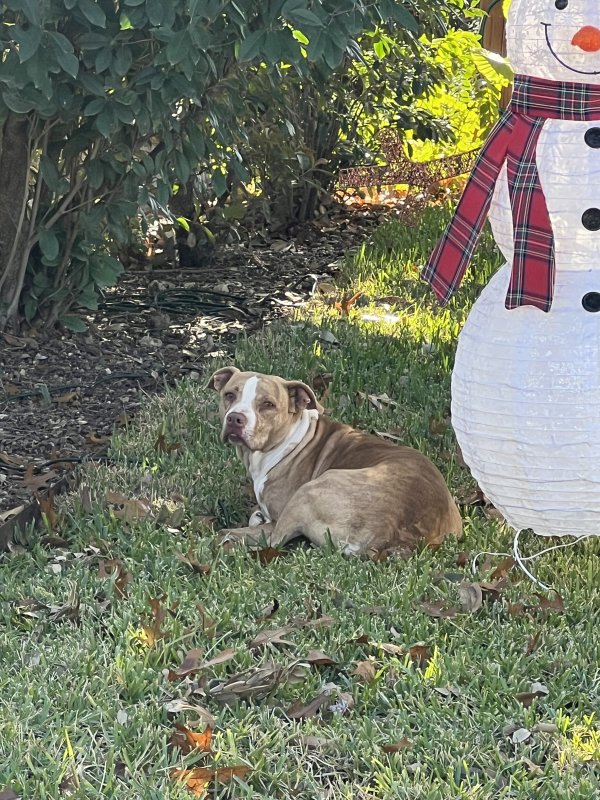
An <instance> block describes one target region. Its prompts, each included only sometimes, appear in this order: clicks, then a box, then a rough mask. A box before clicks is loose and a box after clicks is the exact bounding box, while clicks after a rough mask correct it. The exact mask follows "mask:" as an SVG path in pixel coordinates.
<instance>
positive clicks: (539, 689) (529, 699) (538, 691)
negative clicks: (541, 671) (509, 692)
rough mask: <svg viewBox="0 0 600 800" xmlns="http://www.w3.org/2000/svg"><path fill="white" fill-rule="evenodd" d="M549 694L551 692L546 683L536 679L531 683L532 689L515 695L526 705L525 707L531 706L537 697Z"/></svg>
mask: <svg viewBox="0 0 600 800" xmlns="http://www.w3.org/2000/svg"><path fill="white" fill-rule="evenodd" d="M549 694H550V692H549V690H548V687H547V686H546V685H545V684H543V683H539V681H535V682H534V683H532V684H531V689H530V691H528V692H519V693H518V694H516V695H515V697H516V699H517V700H518V701H519V702H520V703H521V704H522V705H523V706H525V708H529V706H530V705H531V704H532V703H533V701H534V700H535V699H536V698H538V697H547V696H548V695H549Z"/></svg>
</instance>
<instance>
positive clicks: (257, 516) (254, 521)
mask: <svg viewBox="0 0 600 800" xmlns="http://www.w3.org/2000/svg"><path fill="white" fill-rule="evenodd" d="M268 521H269V520H268V519H267V518H266V517H265V515H264V514H263V512H262V511H261V510H260V508H255V509H254V511H253V512H252V514H251V515H250V519H249V520H248V527H249V528H258V526H259V525H264V524H265V523H267V522H268Z"/></svg>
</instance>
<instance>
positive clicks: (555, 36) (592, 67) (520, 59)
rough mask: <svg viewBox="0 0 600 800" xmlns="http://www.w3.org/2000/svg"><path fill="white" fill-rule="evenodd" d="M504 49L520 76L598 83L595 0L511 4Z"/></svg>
mask: <svg viewBox="0 0 600 800" xmlns="http://www.w3.org/2000/svg"><path fill="white" fill-rule="evenodd" d="M506 46H507V53H508V57H509V59H510V61H511V63H512V66H513V68H514V70H515V72H517V73H519V74H521V75H531V76H534V77H538V78H549V79H550V80H555V81H574V82H581V83H594V84H600V0H512V4H511V6H510V10H509V13H508V20H507V23H506Z"/></svg>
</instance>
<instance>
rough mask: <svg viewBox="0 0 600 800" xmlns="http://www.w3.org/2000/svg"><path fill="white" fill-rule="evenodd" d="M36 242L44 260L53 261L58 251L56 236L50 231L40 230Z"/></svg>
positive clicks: (46, 229)
mask: <svg viewBox="0 0 600 800" xmlns="http://www.w3.org/2000/svg"><path fill="white" fill-rule="evenodd" d="M38 241H39V245H40V250H41V251H42V255H43V256H44V258H46V259H48V261H54V259H55V258H56V257H57V256H58V250H59V243H58V236H57V235H56V234H55V233H54V232H53V231H52V230H49V229H48V228H42V229H41V230H40V236H39V239H38Z"/></svg>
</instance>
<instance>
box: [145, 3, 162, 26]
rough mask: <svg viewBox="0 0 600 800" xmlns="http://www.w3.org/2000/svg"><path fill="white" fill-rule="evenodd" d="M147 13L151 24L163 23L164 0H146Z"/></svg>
mask: <svg viewBox="0 0 600 800" xmlns="http://www.w3.org/2000/svg"><path fill="white" fill-rule="evenodd" d="M146 14H148V20H149V22H150V25H154V26H155V27H158V26H159V25H161V24H162V22H163V19H164V16H165V9H164V5H163V0H146Z"/></svg>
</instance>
